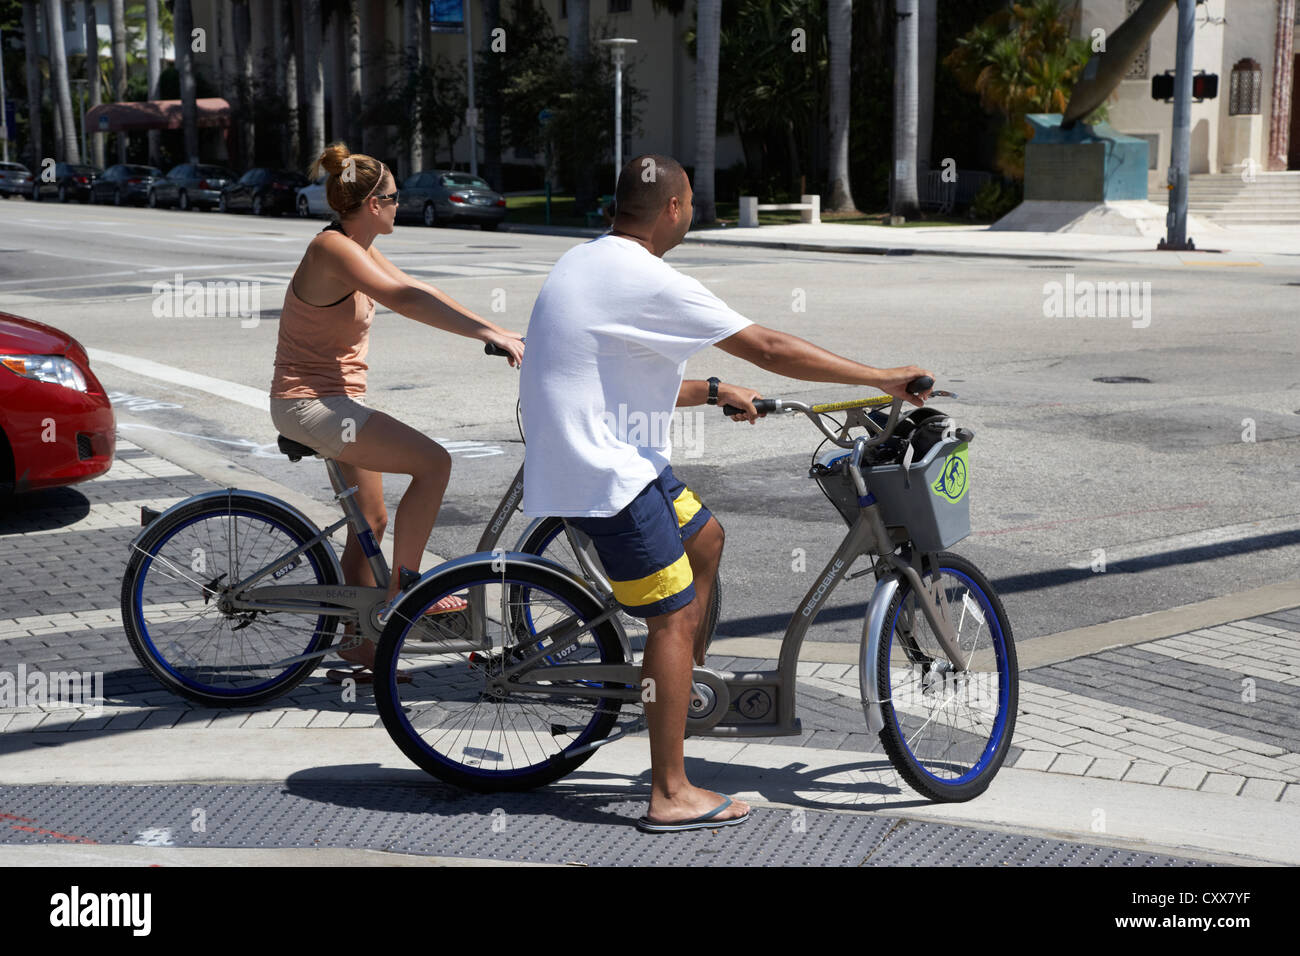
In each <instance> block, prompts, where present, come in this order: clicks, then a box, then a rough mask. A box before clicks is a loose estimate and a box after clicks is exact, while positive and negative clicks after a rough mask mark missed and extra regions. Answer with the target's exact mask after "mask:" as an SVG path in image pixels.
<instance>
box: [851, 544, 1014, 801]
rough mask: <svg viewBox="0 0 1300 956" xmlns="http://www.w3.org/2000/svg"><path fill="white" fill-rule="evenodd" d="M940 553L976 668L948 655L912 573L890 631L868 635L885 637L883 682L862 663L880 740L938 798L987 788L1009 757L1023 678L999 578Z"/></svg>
mask: <svg viewBox="0 0 1300 956" xmlns="http://www.w3.org/2000/svg"><path fill="white" fill-rule="evenodd" d="M936 559H937V561H938V566H939V576H940V583H941V585H942V588H943V595H944V598H945V600H946V602H947V605H948V608H949V610H950V612H951V614H952V622H953V628H954V630H955V632H956V635H957V642H958V644H959V646H960V648H961V650H962V652H963V653H964V654H965V655H966V656H967V668H966V669H965V670H964V671H959V670H957V669H956V667H955V666H954V664H953V662H952V661H950V660H949V658H948V656H947V654H945V653H944V651H943V648H942V647H941V645H940V644H939V641H938V639H937V638H936V636H935V635H934V632H933V630H932V629H931V627H930V624H929V622H928V621H927V620H926V618H925V615H924V614H923V613H922V611H921V609H920V607H919V606H918V604H917V597H916V594H915V592H914V591H913V590H912V588H911V586H910V585H909V584H908V583H907V582H906V581H903V582H902V583H901V584H900V585H899V589H898V593H897V594H895V595H894V599H893V602H892V603H891V604H890V606H889V608H888V609H887V610H886V612H885V625H884V627H883V628H882V633H881V634H879V635H866V636H865V639H866V640H873V639H874V640H876V641H877V642H878V645H877V662H878V671H877V674H876V677H877V685H876V686H875V687H874V688H871V687H868V686H867V685H868V678H867V675H866V673H865V670H864V671H863V673H862V683H863V687H862V691H863V695H864V697H865V696H866V695H867V694H868V693H874V694H875V695H876V699H877V700H880V701H881V702H882V703H881V705H880V707H881V712H882V715H883V717H884V721H885V725H884V728H883V729H882V730H881V731H880V740H881V743H882V744H883V745H884V748H885V752H886V753H887V754H888V755H889V757H890V760H891V761H892V762H893V764H894V766H895V767H896V768H897V769H898V772H899V773H900V774H901V775H902V777H903V779H904V780H906V781H907V783H908V784H909V785H910V786H911V787H912V788H913V789H915V790H916V791H917V792H918V793H920V794H922V795H923V796H926V797H928V798H930V799H931V800H938V801H943V802H959V801H964V800H970V799H972V798H974V797H977V796H979V795H980V794H981V793H983V792H984V791H985V790H986V789H988V786H989V784H990V783H992V781H993V777H994V776H995V775H996V774H997V772H998V769H999V768H1000V767H1001V766H1002V762H1003V760H1005V759H1006V755H1007V749H1008V748H1009V747H1010V745H1011V737H1012V734H1013V733H1014V732H1015V724H1016V707H1017V700H1018V687H1019V676H1018V671H1017V665H1016V651H1015V645H1014V642H1013V640H1012V637H1011V624H1010V623H1009V622H1008V621H1007V616H1006V611H1005V610H1003V607H1002V602H1001V600H999V598H998V596H997V594H996V593H994V591H993V587H992V585H990V584H989V582H988V580H987V579H986V578H985V577H984V575H983V574H982V573H981V572H980V570H979V569H978V568H976V567H975V565H973V564H972V563H971V562H969V561H967V560H966V559H965V558H962V557H960V556H959V555H956V554H951V553H948V552H941V553H939V554H938V555H936ZM926 583H927V585H931V584H932V583H933V577H932V576H929V575H928V576H927V580H926Z"/></svg>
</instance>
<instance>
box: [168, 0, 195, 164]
mask: <svg viewBox="0 0 1300 956" xmlns="http://www.w3.org/2000/svg"><path fill="white" fill-rule="evenodd" d="M193 30H194V10H193V8H192V7H191V6H190V0H176V6H175V7H174V8H173V9H172V43H173V44H174V45H175V47H176V72H177V73H179V74H180V80H181V126H182V127H183V128H184V130H185V160H186V162H190V163H197V162H198V161H199V115H198V113H199V111H198V103H197V102H196V100H195V89H194V50H193V48H192V47H191V46H190V33H191V32H192V31H193Z"/></svg>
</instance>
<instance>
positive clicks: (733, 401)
mask: <svg viewBox="0 0 1300 956" xmlns="http://www.w3.org/2000/svg"><path fill="white" fill-rule="evenodd" d="M758 397H759V393H758V392H756V391H754V390H753V389H752V388H745V387H744V386H743V385H729V384H727V383H726V382H722V383H721V384H719V385H718V407H719V408H721V407H722V406H723V405H735V406H736V407H738V408H744V407H746V405H749V404H750V403H752V402H753V400H754V399H756V398H758ZM708 401H709V382H708V380H707V379H698V378H688V379H685V380H684V381H683V382H682V387H681V390H680V391H678V393H677V407H678V408H684V407H686V406H688V405H704V404H707V403H708ZM750 407H752V405H750ZM736 421H740V418H739V417H737V418H736Z"/></svg>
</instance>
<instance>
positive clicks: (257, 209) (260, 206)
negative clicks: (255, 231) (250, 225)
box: [253, 196, 267, 216]
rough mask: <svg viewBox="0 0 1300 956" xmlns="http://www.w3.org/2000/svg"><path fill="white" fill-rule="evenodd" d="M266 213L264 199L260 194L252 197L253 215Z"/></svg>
mask: <svg viewBox="0 0 1300 956" xmlns="http://www.w3.org/2000/svg"><path fill="white" fill-rule="evenodd" d="M266 214H267V208H266V200H265V199H263V198H262V197H261V196H254V197H253V215H254V216H265V215H266Z"/></svg>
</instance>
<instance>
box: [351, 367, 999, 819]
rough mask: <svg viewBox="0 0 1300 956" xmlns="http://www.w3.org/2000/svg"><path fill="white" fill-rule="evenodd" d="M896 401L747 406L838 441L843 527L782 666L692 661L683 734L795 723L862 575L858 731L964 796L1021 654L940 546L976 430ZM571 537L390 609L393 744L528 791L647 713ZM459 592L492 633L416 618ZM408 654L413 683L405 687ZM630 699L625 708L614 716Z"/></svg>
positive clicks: (752, 731)
mask: <svg viewBox="0 0 1300 956" xmlns="http://www.w3.org/2000/svg"><path fill="white" fill-rule="evenodd" d="M932 384H933V382H931V381H930V380H929V379H928V378H927V379H918V380H916V381H914V382H912V383H910V385H909V390H910V391H911V392H912V393H913V394H919V393H920V392H922V391H924V390H925V389H927V388H929V387H931V385H932ZM934 395H935V396H936V397H955V396H953V395H952V393H949V392H935V393H934ZM891 403H892V405H891V407H890V408H889V410H888V412H886V411H885V410H884V408H883V406H884V405H886V404H891ZM902 404H903V403H902V401H901V399H891V398H890V397H888V396H883V397H877V398H868V399H858V400H854V401H849V402H836V403H829V404H821V405H811V406H810V405H806V404H804V403H801V402H794V401H782V400H780V399H760V400H758V401H756V402H755V406H756V407H757V408H758V410H759V411H760V412H764V413H767V414H772V415H781V414H802V415H804V416H806V417H807V418H808V419H809V420H810V421H811V422H812V423H813V424H814V425H815V426H816V427H817V428H818V429H819V430H820V431H821V432H822V434H823V435H824V436H825V441H823V443H822V444H823V445H826V444H829V445H830V446H831V447H830V449H829V451H827V452H825V453H821V454H818V452H814V456H813V462H812V465H811V468H810V471H809V475H810V477H812V478H814V479H815V480H816V481H817V482H818V483H819V485H820V486H821V488H822V490H823V491H824V492H825V493H826V495H827V498H828V499H829V501H830V502H831V504H832V505H833V506H834V507H835V509H836V510H837V511H838V512H839V514H840V516H841V517H842V518H843V519H844V521H845V522H846V523H847V525H848V531H847V533H846V534H845V536H844V539H843V541H842V542H841V543H840V546H839V547H838V548H837V550H836V552H835V554H834V555H832V556H831V558H830V560H829V561H828V562H827V564H826V566H825V568H824V569H823V571H822V573H821V574H820V575H818V576H817V578H816V580H815V581H814V583H813V584H812V585H811V586H810V587H809V589H808V591H807V593H806V594H805V595H804V598H803V600H802V601H801V602H800V604H799V606H798V607H797V608H796V609H795V611H794V613H793V614H792V616H791V619H790V623H789V625H788V626H787V628H786V632H785V637H784V639H783V641H782V643H781V650H780V653H779V659H778V661H777V666H776V669H775V670H772V671H761V672H754V673H745V674H729V673H724V672H721V671H718V670H715V669H713V668H710V667H706V666H702V667H696V668H695V669H694V673H693V686H692V693H691V702H690V707H689V713H688V718H687V733H688V735H698V736H715V737H733V738H740V737H772V736H782V735H795V734H799V733H800V732H801V725H800V721H799V719H798V717H797V716H796V711H795V691H796V676H795V675H796V665H797V663H798V658H799V650H800V646H801V645H802V643H803V640H804V637H805V635H806V634H807V631H808V628H809V627H810V626H811V624H812V622H813V620H814V619H815V618H816V616H817V612H818V611H819V609H820V608H821V607H822V606H823V605H824V604H825V602H826V600H827V599H828V598H829V596H830V594H831V593H832V592H833V591H834V590H835V588H836V587H837V586H838V585H839V584H840V583H841V582H843V581H846V580H853V579H856V578H859V577H862V576H865V575H867V574H871V575H872V576H873V578H874V582H875V585H874V590H873V592H872V595H871V600H870V602H869V604H868V608H867V613H866V616H865V620H864V622H863V632H862V633H863V636H862V644H861V649H860V656H859V668H858V671H859V687H860V692H861V698H862V706H863V711H864V716H865V718H866V723H867V727H868V729H869V730H870V731H871V732H873V733H878V734H879V736H880V739H881V742H882V744H883V746H884V748H885V751H886V753H887V754H888V755H889V757H890V759H891V761H892V763H893V764H894V766H895V767H896V768H897V770H898V772H899V773H900V775H901V776H902V777H903V778H904V779H905V780H906V781H907V783H908V784H909V785H910V786H912V787H913V788H914V789H915V790H917V792H919V793H921V794H922V795H924V796H926V797H928V798H930V799H932V800H936V801H962V800H969V799H971V798H973V797H975V796H978V795H979V794H980V793H982V792H983V791H984V790H985V789H987V787H988V786H989V784H990V782H991V781H992V779H993V777H994V776H995V775H996V773H997V771H998V769H999V768H1000V767H1001V765H1002V763H1003V761H1004V759H1005V757H1006V754H1007V750H1008V748H1009V746H1010V743H1011V739H1012V736H1013V734H1014V730H1015V715H1016V705H1017V687H1018V675H1017V666H1016V655H1015V647H1014V643H1013V640H1012V634H1011V625H1010V623H1009V622H1008V620H1007V617H1006V612H1005V611H1004V609H1003V607H1002V603H1001V601H1000V600H999V598H998V596H997V594H996V593H995V592H994V589H993V587H992V585H991V584H990V583H989V582H988V580H987V578H985V576H984V575H983V574H982V573H981V572H980V571H979V569H978V568H976V567H975V565H974V564H972V563H971V562H970V561H968V560H966V559H965V558H962V557H960V556H959V555H956V554H953V553H950V552H948V551H947V550H945V549H946V548H948V547H951V546H952V545H953V544H955V543H956V542H957V541H959V540H961V539H962V538H964V537H965V536H966V535H968V534H969V533H970V511H969V508H970V499H969V494H968V489H969V462H968V457H967V451H968V445H969V442H970V441H971V440H972V439H973V438H974V434H973V433H972V432H971V431H970V430H969V429H966V428H961V427H958V426H957V424H956V423H955V422H954V421H953V420H952V419H951V417H949V416H948V415H945V414H944V413H943V412H940V411H938V410H936V409H934V408H929V407H926V408H918V409H914V410H912V411H910V412H908V413H907V414H906V415H904V414H901V412H902ZM739 411H740V410H739V409H735V408H730V407H728V408H725V409H724V412H725V413H726V414H735V413H737V412H739ZM837 414H839V415H842V416H843V417H842V419H840V420H836V418H835V416H836V415H837ZM828 423H829V424H828ZM831 426H834V427H831ZM563 533H564V535H565V536H566V537H567V538H568V539H569V548H568V550H569V551H570V552H571V553H572V554H574V555H576V556H578V558H579V560H580V561H581V563H582V573H575V572H574V571H573V570H571V569H569V568H565V567H563V566H561V565H559V564H557V563H555V562H552V561H549V560H547V559H546V558H544V557H539V556H538V555H536V554H527V553H523V552H518V551H512V552H504V551H501V550H499V549H498V550H497V551H495V552H484V553H477V554H472V555H467V556H465V557H462V558H458V559H456V560H454V561H450V562H448V563H446V564H444V565H441V566H439V567H438V568H435V569H433V570H431V571H429V572H428V573H426V574H425V575H423V576H422V577H421V578H420V580H419V581H418V582H416V583H415V584H414V585H412V586H411V587H410V588H409V589H407V590H406V591H405V592H404V594H403V597H402V599H401V601H400V602H399V603H398V604H397V605H396V606H395V607H394V610H393V614H392V616H391V617H390V618H389V621H388V623H387V626H386V627H385V628H384V630H383V633H382V635H381V639H380V642H379V648H378V652H377V654H376V660H375V668H374V670H375V696H376V701H377V703H378V705H379V711H380V714H381V716H382V717H383V721H384V725H385V727H386V728H387V729H388V732H389V734H390V736H391V737H392V738H393V740H394V741H395V742H396V743H397V745H398V746H399V747H400V748H401V749H402V751H403V752H404V753H405V754H406V755H407V756H408V757H409V758H410V759H411V760H412V761H414V762H415V763H416V764H417V765H418V766H420V767H421V768H423V769H424V770H426V771H427V772H429V773H430V774H432V775H434V776H435V777H438V778H439V779H441V780H444V781H447V782H450V783H453V784H457V785H459V786H463V787H466V788H469V789H473V790H479V791H497V790H520V789H528V788H532V787H537V786H540V785H543V784H546V783H549V782H551V781H554V780H557V779H559V778H560V777H563V776H564V775H566V774H568V773H570V772H572V771H573V770H574V769H575V768H577V767H578V766H579V765H581V764H582V763H583V762H584V761H585V760H587V759H588V758H590V756H591V755H592V754H593V753H594V752H595V751H596V749H597V748H599V747H602V746H605V745H606V744H609V743H612V742H613V741H615V740H617V739H619V738H620V737H622V736H624V735H626V734H627V733H630V732H634V731H635V730H636V729H639V728H640V727H642V726H644V717H643V715H640V714H639V709H638V708H636V705H637V704H640V703H643V702H644V701H645V700H647V699H648V698H647V697H646V695H647V694H648V693H652V692H653V688H652V687H648V686H646V684H645V683H643V680H642V677H641V670H640V664H639V662H638V660H637V659H636V653H635V651H634V650H633V649H632V648H631V647H630V646H629V645H628V642H627V640H626V639H625V635H624V634H623V631H622V630H621V628H620V626H619V624H618V619H619V615H620V611H619V608H618V605H617V604H616V603H615V602H614V601H613V598H612V596H611V595H608V594H605V593H602V592H601V591H599V590H597V589H596V588H594V587H593V586H592V583H591V582H592V580H593V579H597V578H598V577H599V562H598V560H597V559H596V558H595V556H594V553H593V551H592V549H591V546H590V541H587V540H584V538H583V536H582V534H581V533H580V532H579V531H578V530H577V529H575V528H572V527H570V526H568V525H567V524H564V525H563ZM859 562H861V564H860V566H859V567H855V565H858V564H859ZM453 594H455V595H460V596H462V597H464V598H466V599H467V600H468V601H470V602H471V604H472V605H473V606H475V607H477V608H480V609H482V613H480V614H478V615H477V619H478V620H479V621H481V622H483V624H484V626H485V630H484V631H483V632H482V633H476V634H474V635H472V636H471V637H469V638H466V637H460V636H456V635H445V636H443V637H438V636H436V635H430V634H429V625H428V623H427V621H428V619H427V618H426V616H425V612H426V611H427V610H428V609H429V608H431V607H433V605H434V604H436V603H437V602H438V601H439V600H441V599H442V598H443V597H446V596H448V595H453ZM399 660H401V661H402V663H403V666H404V667H405V669H406V673H408V674H410V675H411V676H412V678H413V679H412V680H411V682H410V683H402V684H399V683H398V681H397V673H398V667H397V664H398V661H399ZM625 706H627V707H629V708H630V710H631V711H632V716H631V718H630V719H624V720H623V721H622V722H621V723H620V717H622V716H626V715H624V714H623V713H622V712H623V708H624V707H625Z"/></svg>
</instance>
